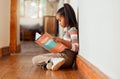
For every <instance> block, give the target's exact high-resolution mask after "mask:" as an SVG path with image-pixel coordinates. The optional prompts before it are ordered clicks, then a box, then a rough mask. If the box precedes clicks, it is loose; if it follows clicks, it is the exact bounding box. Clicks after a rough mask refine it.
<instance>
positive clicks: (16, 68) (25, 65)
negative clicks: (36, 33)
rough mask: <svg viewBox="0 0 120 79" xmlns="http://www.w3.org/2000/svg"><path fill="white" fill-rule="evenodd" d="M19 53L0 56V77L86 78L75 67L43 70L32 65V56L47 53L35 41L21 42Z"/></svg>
mask: <svg viewBox="0 0 120 79" xmlns="http://www.w3.org/2000/svg"><path fill="white" fill-rule="evenodd" d="M21 46H22V47H21V48H22V51H21V53H17V54H14V55H12V56H6V57H2V58H0V79H86V78H85V77H84V76H83V75H81V74H80V73H79V71H78V70H77V69H75V68H71V69H61V70H58V71H50V70H43V69H40V68H39V67H36V66H33V65H32V61H31V59H32V57H33V56H35V55H38V54H44V53H47V51H45V50H44V49H43V48H40V47H39V46H38V45H37V44H36V43H35V42H21Z"/></svg>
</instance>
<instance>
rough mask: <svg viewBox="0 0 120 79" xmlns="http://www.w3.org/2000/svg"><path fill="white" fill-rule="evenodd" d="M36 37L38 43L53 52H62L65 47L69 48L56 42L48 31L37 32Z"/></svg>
mask: <svg viewBox="0 0 120 79" xmlns="http://www.w3.org/2000/svg"><path fill="white" fill-rule="evenodd" d="M35 39H36V40H35V42H36V43H37V44H39V45H40V46H42V47H43V48H45V49H47V50H48V51H49V52H52V53H59V52H62V51H63V50H64V49H65V48H67V47H66V46H65V45H64V44H62V43H57V42H55V41H54V40H53V36H51V35H50V34H48V33H47V32H46V33H45V34H43V35H40V34H39V33H36V38H35Z"/></svg>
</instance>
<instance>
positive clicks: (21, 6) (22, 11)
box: [20, 0, 24, 16]
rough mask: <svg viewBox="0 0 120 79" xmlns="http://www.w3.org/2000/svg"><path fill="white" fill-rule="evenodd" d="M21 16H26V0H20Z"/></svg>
mask: <svg viewBox="0 0 120 79" xmlns="http://www.w3.org/2000/svg"><path fill="white" fill-rule="evenodd" d="M20 16H24V0H20Z"/></svg>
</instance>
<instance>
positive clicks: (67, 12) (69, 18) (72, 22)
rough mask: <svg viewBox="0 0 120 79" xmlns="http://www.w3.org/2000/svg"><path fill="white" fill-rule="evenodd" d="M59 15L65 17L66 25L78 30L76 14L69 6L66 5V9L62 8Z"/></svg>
mask: <svg viewBox="0 0 120 79" xmlns="http://www.w3.org/2000/svg"><path fill="white" fill-rule="evenodd" d="M57 13H58V14H60V15H62V16H64V17H65V19H66V23H67V24H68V26H69V27H76V29H78V23H77V19H76V16H75V12H74V10H73V8H72V7H71V6H70V5H69V4H67V3H65V4H64V7H62V8H60V9H59V10H58V11H57Z"/></svg>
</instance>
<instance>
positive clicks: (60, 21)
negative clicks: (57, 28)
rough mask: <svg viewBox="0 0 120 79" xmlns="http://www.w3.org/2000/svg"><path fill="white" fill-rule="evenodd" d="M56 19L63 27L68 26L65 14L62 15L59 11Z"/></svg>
mask: <svg viewBox="0 0 120 79" xmlns="http://www.w3.org/2000/svg"><path fill="white" fill-rule="evenodd" d="M56 19H57V20H58V22H59V24H60V25H61V26H62V27H66V21H65V17H64V16H62V15H60V14H59V13H57V15H56Z"/></svg>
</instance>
